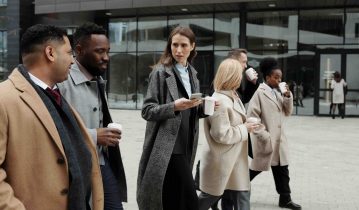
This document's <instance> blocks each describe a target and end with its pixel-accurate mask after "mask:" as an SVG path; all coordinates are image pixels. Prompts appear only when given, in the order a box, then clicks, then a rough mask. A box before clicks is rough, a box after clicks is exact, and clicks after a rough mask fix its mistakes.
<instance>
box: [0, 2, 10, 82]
mask: <svg viewBox="0 0 359 210" xmlns="http://www.w3.org/2000/svg"><path fill="white" fill-rule="evenodd" d="M6 5H7V0H1V1H0V81H2V80H4V79H5V74H6V73H7V71H8V70H7V68H6V67H7V63H6V61H7V29H6V28H7V26H6V24H7V15H6Z"/></svg>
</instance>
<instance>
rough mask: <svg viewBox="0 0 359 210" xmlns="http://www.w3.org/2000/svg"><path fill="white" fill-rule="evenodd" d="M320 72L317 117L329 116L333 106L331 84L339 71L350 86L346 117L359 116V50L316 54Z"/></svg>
mask: <svg viewBox="0 0 359 210" xmlns="http://www.w3.org/2000/svg"><path fill="white" fill-rule="evenodd" d="M316 57H317V59H316V60H317V63H318V71H316V72H317V85H316V91H315V92H316V97H315V103H314V108H315V111H314V114H315V115H329V110H330V104H331V94H332V92H331V89H330V83H331V81H332V79H333V73H334V72H335V71H338V72H339V73H341V75H342V78H343V79H344V80H345V81H346V82H347V84H348V92H347V94H346V95H345V114H346V116H356V117H358V116H359V107H358V105H359V82H358V81H359V50H348V49H345V50H322V51H318V52H317V53H316Z"/></svg>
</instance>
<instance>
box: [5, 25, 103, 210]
mask: <svg viewBox="0 0 359 210" xmlns="http://www.w3.org/2000/svg"><path fill="white" fill-rule="evenodd" d="M21 55H22V60H23V64H22V65H19V66H18V67H17V68H15V69H14V70H13V72H12V73H11V75H10V76H9V79H8V80H6V81H4V82H2V83H0V166H1V167H0V208H1V209H2V210H10V209H16V210H25V209H27V210H48V209H51V210H64V209H68V210H89V209H92V210H102V209H103V189H102V183H101V175H100V168H99V166H98V164H97V162H98V158H97V154H96V149H95V146H94V145H93V143H92V141H91V137H90V136H89V134H88V133H87V130H86V128H85V126H84V124H83V122H82V120H81V118H80V116H79V115H78V114H77V113H76V112H75V111H74V110H73V109H72V108H71V107H70V106H69V104H68V103H67V102H66V100H64V99H63V98H62V97H61V95H60V94H59V92H58V90H57V87H56V83H58V82H62V81H64V80H65V79H66V78H67V75H68V72H69V69H70V66H71V64H72V63H73V57H72V49H71V45H70V42H69V39H68V37H67V35H66V32H65V31H64V30H63V29H60V28H57V27H55V26H50V25H34V26H32V27H30V28H29V29H27V30H26V32H25V33H24V34H23V36H22V39H21ZM91 197H92V199H91Z"/></svg>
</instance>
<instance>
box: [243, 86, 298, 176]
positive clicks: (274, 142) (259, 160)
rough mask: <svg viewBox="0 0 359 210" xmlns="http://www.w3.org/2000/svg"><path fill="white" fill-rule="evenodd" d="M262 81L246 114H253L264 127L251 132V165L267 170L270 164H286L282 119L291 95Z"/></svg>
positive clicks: (287, 108)
mask: <svg viewBox="0 0 359 210" xmlns="http://www.w3.org/2000/svg"><path fill="white" fill-rule="evenodd" d="M274 92H275V95H276V97H275V96H274V95H273V93H272V89H271V88H270V87H269V86H268V85H265V84H260V85H259V87H258V89H257V91H256V92H255V93H254V95H253V97H252V99H251V100H250V102H249V105H248V110H247V117H256V118H259V119H260V120H261V123H262V124H264V127H261V128H259V129H257V130H255V132H253V133H251V134H250V135H251V142H252V150H253V160H252V162H251V166H250V168H251V169H252V170H256V171H268V170H269V168H270V166H278V165H281V166H284V165H288V164H289V154H288V153H289V152H288V141H287V137H286V135H285V133H284V120H285V118H286V116H289V115H291V113H292V110H293V95H292V93H291V94H290V97H289V98H288V97H282V95H281V94H280V93H279V92H278V91H277V90H274Z"/></svg>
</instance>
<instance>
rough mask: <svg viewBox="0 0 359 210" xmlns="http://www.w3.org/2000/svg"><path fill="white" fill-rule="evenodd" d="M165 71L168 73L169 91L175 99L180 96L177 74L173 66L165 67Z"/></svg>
mask: <svg viewBox="0 0 359 210" xmlns="http://www.w3.org/2000/svg"><path fill="white" fill-rule="evenodd" d="M165 71H166V73H167V75H168V77H167V78H166V83H167V87H168V91H169V93H170V94H171V96H172V99H173V100H174V101H175V100H177V99H178V98H179V97H178V90H177V82H176V78H175V75H174V74H173V71H172V67H165Z"/></svg>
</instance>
